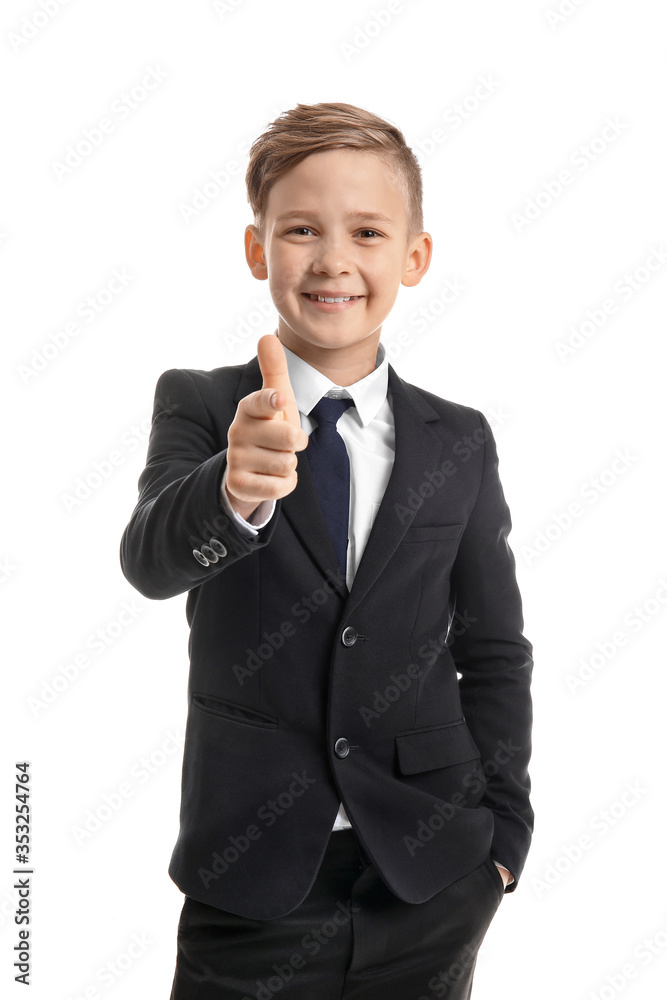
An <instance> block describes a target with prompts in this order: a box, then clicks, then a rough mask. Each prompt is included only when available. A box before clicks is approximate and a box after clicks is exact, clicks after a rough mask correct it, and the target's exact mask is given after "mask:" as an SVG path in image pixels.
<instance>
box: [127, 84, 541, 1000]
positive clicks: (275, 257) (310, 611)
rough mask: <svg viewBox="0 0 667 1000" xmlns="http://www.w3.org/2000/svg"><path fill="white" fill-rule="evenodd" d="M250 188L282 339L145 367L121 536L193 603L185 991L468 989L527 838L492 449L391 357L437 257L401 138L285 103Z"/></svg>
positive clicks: (368, 119) (518, 634)
mask: <svg viewBox="0 0 667 1000" xmlns="http://www.w3.org/2000/svg"><path fill="white" fill-rule="evenodd" d="M246 182H247V186H248V196H249V201H250V204H251V207H252V209H253V212H254V224H253V225H250V226H248V227H247V229H246V234H245V247H246V258H247V262H248V265H249V267H250V270H251V272H252V274H253V275H254V277H255V278H257V279H259V280H268V281H269V286H270V290H271V296H272V299H273V301H274V303H275V306H276V309H277V311H278V327H277V330H276V332H275V334H274V335H266V336H263V337H261V338H260V340H259V343H258V356H257V357H256V358H253V359H252V360H251V361H249V362H248V363H247V364H240V365H235V366H228V367H224V368H218V369H214V370H213V371H210V372H205V371H196V370H190V369H188V370H171V371H168V372H165V373H164V374H163V375H162V376H161V378H160V380H159V381H158V386H157V390H156V402H155V411H154V422H153V428H152V432H151V437H150V441H149V446H148V458H147V464H146V468H145V470H144V471H143V473H142V475H141V478H140V482H139V487H140V496H139V502H138V504H137V507H136V509H135V511H134V513H133V514H132V518H131V520H130V522H129V524H128V526H127V528H126V529H125V533H124V535H123V539H122V543H121V563H122V567H123V571H124V573H125V575H126V577H127V579H128V580H129V581H130V582H131V583H132V584H133V585H134V586H135V587H136V588H137V589H138V590H139V591H140V592H141V593H142V594H144V596H146V597H149V598H155V599H165V598H168V597H172V596H174V595H176V594H180V593H184V592H185V591H188V592H189V593H188V598H187V605H186V612H187V617H188V622H189V624H190V628H191V635H190V644H189V651H190V675H189V685H188V698H189V710H188V723H187V730H186V746H185V753H184V761H183V778H182V803H181V828H180V834H179V838H178V841H177V844H176V846H175V849H174V853H173V856H172V860H171V864H170V869H169V872H170V875H171V877H172V878H173V880H174V881H175V882H176V884H177V885H178V886H179V888H180V889H181V890H182V891H183V892H184V893H185V894H186V899H185V902H184V906H183V912H182V915H181V920H180V923H179V928H178V955H177V963H176V973H175V978H174V985H173V991H172V1000H213V998H219V1000H223V998H232V997H234V998H246V1000H249V998H254V1000H262V998H268V997H273V996H274V995H275V994H277V993H280V994H281V996H283V995H284V996H286V997H289V998H292V1000H297V998H298V1000H334V998H335V1000H338V998H343V997H344V998H346V1000H352V998H354V1000H362V998H363V1000H370V998H376V997H377V998H380V997H381V998H383V1000H407V998H409V1000H412V998H417V997H422V998H426V997H428V998H431V997H440V996H446V997H447V998H448V1000H455V998H463V997H469V996H470V990H471V986H472V977H473V971H474V966H475V961H476V956H477V951H478V949H479V946H480V944H481V941H482V939H483V937H484V934H485V932H486V930H487V928H488V926H489V923H490V921H491V919H492V917H493V915H494V913H495V911H496V908H497V906H498V905H499V903H500V900H501V899H502V896H503V893H504V892H510V891H513V890H514V889H515V888H516V884H517V881H518V878H519V876H520V874H521V870H522V868H523V865H524V862H525V858H526V854H527V851H528V846H529V843H530V838H531V832H532V825H533V813H532V810H531V806H530V802H529V791H530V782H529V778H528V773H527V765H528V761H529V757H530V726H531V702H530V693H529V689H530V675H531V669H532V658H531V653H532V647H531V645H530V643H529V642H528V641H527V640H526V639H525V638H524V637H523V635H522V631H521V630H522V628H523V621H522V614H521V600H520V596H519V593H518V589H517V585H516V580H515V566H514V558H513V555H512V552H511V550H510V548H509V546H508V544H507V535H508V533H509V531H510V527H511V523H510V515H509V511H508V508H507V505H506V503H505V500H504V496H503V492H502V488H501V485H500V481H499V479H498V462H497V457H496V450H495V444H494V440H493V436H492V434H491V430H490V427H489V425H488V422H487V421H486V419H485V417H484V416H483V414H481V413H480V412H479V411H477V410H474V409H472V408H470V407H466V406H462V405H459V404H455V403H452V402H448V401H446V400H444V399H441V398H439V397H437V396H435V395H433V394H432V393H429V392H426V391H424V390H422V389H419V388H417V387H415V386H413V385H410V384H408V383H406V382H404V381H403V380H402V379H400V378H399V377H398V375H397V374H396V372H395V371H394V369H393V368H392V367H391V366H390V365H388V363H387V360H386V357H385V353H384V348H383V346H382V345H381V344H380V342H379V338H380V333H381V328H382V323H383V322H384V320H385V318H386V317H387V315H388V314H389V312H390V310H391V307H392V305H393V303H394V301H395V298H396V295H397V292H398V287H399V285H400V284H403V285H407V286H414V285H417V284H418V283H419V281H420V280H421V278H422V277H423V276H424V274H425V273H426V271H427V269H428V266H429V263H430V259H431V238H430V236H429V234H428V233H426V232H423V222H422V214H421V176H420V170H419V166H418V164H417V162H416V160H415V158H414V155H413V154H412V152H411V151H410V150H409V149H408V147H407V146H406V144H405V140H404V138H403V135H402V134H401V132H399V131H398V129H396V128H395V127H393V126H392V125H390V124H389V123H387V122H385V121H383V120H382V119H381V118H378V117H377V116H375V115H372V114H370V113H368V112H366V111H363V110H361V109H359V108H356V107H353V106H352V105H347V104H316V105H312V106H307V105H298V106H297V108H296V109H293V110H292V111H290V112H287V113H286V114H284V115H281V116H280V117H279V118H278V119H277V120H276V121H274V122H273V123H272V124H271V125H270V126H269V127H268V129H267V131H266V132H265V133H264V134H263V135H262V136H260V137H259V139H257V140H256V142H255V143H254V145H253V147H252V149H251V150H250V164H249V167H248V172H247V175H246ZM162 400H165V401H167V402H166V403H163V402H162ZM459 674H460V679H459V677H458V675H459Z"/></svg>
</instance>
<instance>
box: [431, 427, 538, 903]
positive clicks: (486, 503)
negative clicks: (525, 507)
mask: <svg viewBox="0 0 667 1000" xmlns="http://www.w3.org/2000/svg"><path fill="white" fill-rule="evenodd" d="M478 415H479V418H480V421H481V426H482V431H483V435H482V440H483V442H484V464H483V470H482V478H481V483H480V487H479V492H478V495H477V498H476V501H475V504H474V507H473V510H472V512H471V515H470V518H469V520H468V523H467V525H466V527H465V530H464V532H463V535H462V537H461V542H460V546H459V550H458V553H457V556H456V560H455V562H454V566H453V568H452V584H453V589H454V594H455V601H456V612H457V614H456V621H457V625H458V627H457V628H455V629H454V630H453V631H454V632H455V637H454V639H453V641H452V643H451V646H450V652H451V654H452V656H453V658H454V662H455V664H456V669H457V671H458V673H459V674H460V675H461V676H460V680H459V691H460V695H461V704H462V708H463V713H464V716H465V720H466V724H467V726H468V728H469V730H470V732H471V734H472V737H473V739H474V741H475V743H476V745H477V747H478V749H479V751H480V756H481V763H482V766H483V768H484V773H485V776H486V781H487V785H486V789H485V792H484V796H483V798H482V801H481V803H480V805H482V806H487V807H488V808H489V809H490V810H491V811H492V812H493V814H494V821H495V827H494V836H493V841H492V845H491V857H492V858H497V859H498V860H499V861H500V863H501V864H502V865H505V866H506V867H507V868H509V870H510V871H511V873H512V875H513V876H514V880H515V881H514V882H513V883H511V884H510V885H508V886H507V889H506V892H512V891H514V889H516V886H517V883H518V881H519V876H520V874H521V870H522V869H523V866H524V863H525V859H526V855H527V853H528V848H529V845H530V840H531V835H532V830H533V811H532V808H531V805H530V800H529V794H530V778H529V775H528V763H529V760H530V755H531V727H532V701H531V695H530V683H531V675H532V667H533V659H532V651H533V649H532V645H531V644H530V643H529V642H528V641H527V639H525V637H524V636H523V634H522V630H523V615H522V606H521V597H520V594H519V589H518V586H517V582H516V574H515V560H514V555H513V553H512V550H511V549H510V547H509V545H508V542H507V536H508V535H509V532H510V530H511V527H512V524H511V519H510V512H509V509H508V506H507V503H506V502H505V497H504V494H503V490H502V486H501V483H500V479H499V477H498V456H497V453H496V445H495V442H494V439H493V433H492V431H491V428H490V426H489V423H488V421H487V420H486V418H485V417H484V415H483V414H482V413H479V414H478Z"/></svg>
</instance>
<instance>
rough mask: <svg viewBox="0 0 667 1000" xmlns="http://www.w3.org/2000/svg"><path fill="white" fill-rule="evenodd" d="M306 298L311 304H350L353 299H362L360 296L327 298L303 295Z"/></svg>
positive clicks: (308, 293) (309, 294)
mask: <svg viewBox="0 0 667 1000" xmlns="http://www.w3.org/2000/svg"><path fill="white" fill-rule="evenodd" d="M303 294H304V295H305V296H306V298H308V299H310V301H311V302H351V301H352V300H354V299H361V298H363V296H362V295H341V296H336V297H335V298H334V297H333V296H332V297H329V296H328V295H313V294H311V293H310V292H304V293H303Z"/></svg>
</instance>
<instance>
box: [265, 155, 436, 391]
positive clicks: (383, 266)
mask: <svg viewBox="0 0 667 1000" xmlns="http://www.w3.org/2000/svg"><path fill="white" fill-rule="evenodd" d="M246 255H247V259H248V264H249V265H250V268H251V270H252V272H253V274H254V275H255V277H257V278H260V279H265V278H267V277H268V280H269V286H270V289H271V297H272V299H273V302H274V303H275V306H276V308H277V310H278V314H279V321H278V335H279V338H280V340H281V341H282V343H283V344H285V346H286V347H288V348H289V349H290V350H292V351H294V352H295V353H296V354H298V355H299V356H300V357H303V358H304V359H305V360H308V361H309V362H311V363H314V364H315V366H316V367H320V366H323V365H324V366H326V365H327V364H330V363H332V362H334V363H340V364H341V365H344V366H345V367H347V366H348V365H350V366H352V365H354V364H355V362H357V361H359V360H360V359H362V358H364V359H366V360H367V361H369V362H370V367H369V368H368V370H369V371H372V369H373V367H374V364H375V355H376V352H377V344H378V341H379V338H380V331H381V327H382V323H383V321H384V319H385V317H386V316H387V315H388V314H389V312H390V310H391V308H392V306H393V304H394V302H395V300H396V296H397V294H398V288H399V285H401V284H404V285H416V284H417V283H418V282H419V281H420V280H421V278H422V276H423V274H425V273H426V270H427V269H428V265H429V263H430V256H431V241H430V237H429V235H428V233H420V234H419V235H418V236H415V237H414V238H412V239H411V240H410V241H408V218H407V206H406V202H405V198H404V195H403V193H402V190H401V187H400V182H399V179H398V177H397V175H396V172H395V170H394V169H392V167H390V166H388V165H387V164H385V163H384V162H383V161H382V160H381V159H379V157H378V156H376V155H375V154H374V153H371V152H368V151H366V150H363V151H362V150H352V149H334V150H327V151H326V152H321V153H313V154H311V155H310V156H308V157H306V159H304V160H302V161H301V162H300V163H298V164H297V165H296V166H295V167H293V168H292V169H291V170H289V171H288V172H287V173H286V174H283V176H282V177H280V178H279V179H278V180H277V181H276V182H275V184H274V185H273V187H272V188H271V190H270V192H269V196H268V200H267V208H266V213H265V225H264V239H263V241H260V239H259V234H258V232H257V230H256V228H255V227H254V226H248V227H247V229H246ZM318 293H319V294H320V295H324V296H326V297H327V298H332V297H336V298H339V297H342V296H344V297H347V296H353V298H352V299H351V300H350V301H347V302H332V303H328V302H319V301H317V298H316V296H317V294H318Z"/></svg>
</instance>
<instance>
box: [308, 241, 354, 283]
mask: <svg viewBox="0 0 667 1000" xmlns="http://www.w3.org/2000/svg"><path fill="white" fill-rule="evenodd" d="M351 268H352V266H351V262H350V258H349V248H348V249H347V250H346V248H345V244H344V242H343V240H340V239H334V238H331V239H327V240H322V241H321V242H320V243H319V245H318V248H317V251H316V253H315V256H314V258H313V271H314V272H315V273H316V274H330V275H336V274H346V273H348V272H349V271H350V270H351Z"/></svg>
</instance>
